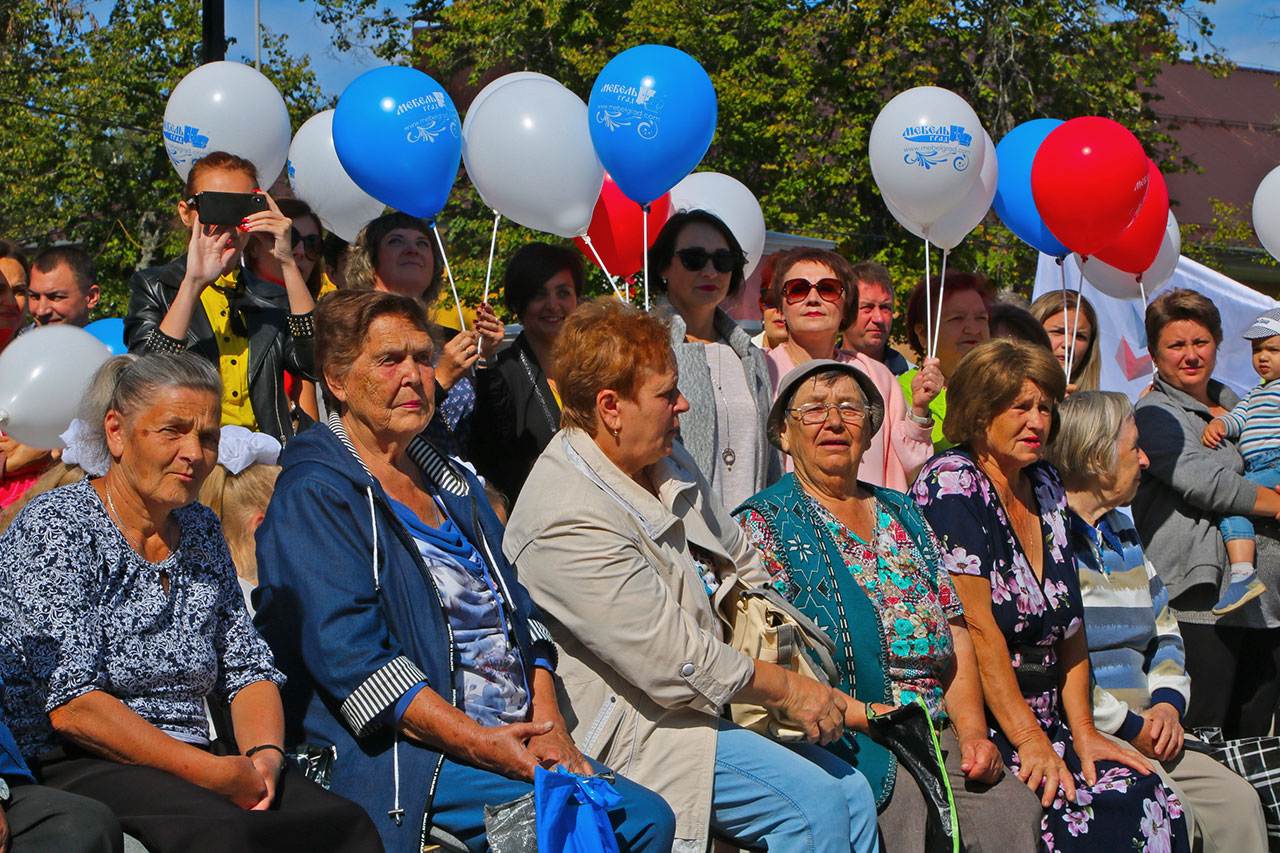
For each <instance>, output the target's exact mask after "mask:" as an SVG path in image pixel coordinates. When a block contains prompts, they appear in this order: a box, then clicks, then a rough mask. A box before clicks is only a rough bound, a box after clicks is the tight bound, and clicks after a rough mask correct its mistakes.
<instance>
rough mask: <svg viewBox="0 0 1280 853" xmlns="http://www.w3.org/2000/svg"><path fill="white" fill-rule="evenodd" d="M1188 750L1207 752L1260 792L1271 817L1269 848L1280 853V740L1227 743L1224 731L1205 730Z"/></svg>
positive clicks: (1185, 745) (1248, 739)
mask: <svg viewBox="0 0 1280 853" xmlns="http://www.w3.org/2000/svg"><path fill="white" fill-rule="evenodd" d="M1191 734H1193V735H1195V736H1196V737H1197V738H1199V739H1200V741H1199V742H1197V741H1194V740H1192V739H1191V738H1187V739H1186V740H1184V741H1183V748H1184V749H1191V750H1194V751H1196V752H1203V753H1204V754H1205V755H1208V756H1210V757H1211V758H1214V759H1215V760H1217V761H1219V762H1221V763H1222V764H1225V765H1226V766H1227V767H1228V768H1230V769H1231V770H1234V771H1235V772H1236V773H1238V774H1239V775H1241V776H1243V777H1244V779H1245V781H1247V782H1248V783H1249V784H1250V785H1252V786H1253V788H1254V790H1255V791H1257V792H1258V799H1260V800H1262V812H1263V814H1264V815H1266V818H1267V846H1268V847H1269V848H1270V850H1271V853H1280V737H1276V736H1270V737H1243V738H1237V739H1236V740H1226V739H1225V738H1223V736H1222V729H1220V728H1216V727H1207V726H1206V727H1203V728H1198V729H1195V730H1193V731H1192V732H1191Z"/></svg>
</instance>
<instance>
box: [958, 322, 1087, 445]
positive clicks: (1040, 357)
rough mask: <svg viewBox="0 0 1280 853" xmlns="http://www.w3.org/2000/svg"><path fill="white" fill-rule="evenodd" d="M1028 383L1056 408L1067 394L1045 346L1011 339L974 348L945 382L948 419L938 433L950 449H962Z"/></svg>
mask: <svg viewBox="0 0 1280 853" xmlns="http://www.w3.org/2000/svg"><path fill="white" fill-rule="evenodd" d="M1028 380H1030V381H1031V382H1033V383H1035V384H1036V385H1037V386H1039V388H1040V390H1041V391H1043V392H1044V393H1045V394H1047V395H1048V396H1049V398H1050V399H1052V400H1053V402H1054V403H1055V404H1058V403H1061V402H1062V398H1063V396H1065V395H1066V393H1067V379H1066V377H1065V376H1063V375H1062V365H1060V364H1058V360H1057V359H1056V358H1054V357H1053V353H1051V352H1049V351H1048V350H1047V349H1045V348H1044V347H1042V346H1037V345H1036V344H1029V343H1027V342H1026V341H1017V340H1013V339H1012V338H997V339H995V340H991V341H983V342H982V343H980V344H978V345H977V346H976V347H974V348H973V349H971V350H969V352H968V353H966V354H965V356H964V358H962V359H960V364H959V365H957V366H956V372H955V375H953V376H952V377H951V381H949V382H948V383H947V416H946V419H945V420H944V421H943V422H942V434H943V435H944V436H946V438H947V441H949V442H951V443H952V444H965V443H966V442H970V441H973V440H974V439H975V438H978V437H980V436H982V435H985V434H986V431H987V427H988V426H990V425H991V421H993V420H994V419H995V417H996V415H998V414H1000V413H1001V412H1002V411H1004V410H1005V409H1006V408H1008V406H1009V405H1010V404H1011V403H1013V401H1014V400H1016V399H1017V398H1018V394H1020V393H1022V385H1023V383H1025V382H1026V381H1028ZM1055 408H1056V405H1055ZM1055 421H1056V416H1055ZM1055 426H1056V425H1055ZM1052 434H1053V432H1052V430H1051V431H1050V436H1052Z"/></svg>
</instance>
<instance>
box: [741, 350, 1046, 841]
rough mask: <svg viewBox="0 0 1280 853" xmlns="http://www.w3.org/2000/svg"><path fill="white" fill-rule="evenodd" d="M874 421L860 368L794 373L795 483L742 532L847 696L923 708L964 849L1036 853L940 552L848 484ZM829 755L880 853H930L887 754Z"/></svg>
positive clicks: (909, 516) (849, 751)
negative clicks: (851, 780)
mask: <svg viewBox="0 0 1280 853" xmlns="http://www.w3.org/2000/svg"><path fill="white" fill-rule="evenodd" d="M883 417H884V402H883V400H882V399H881V397H880V393H879V391H878V390H877V389H876V386H875V384H874V383H873V382H872V381H871V380H870V379H869V378H867V376H866V375H865V374H864V373H862V372H861V371H860V370H858V368H856V367H854V366H852V365H849V364H842V363H839V362H836V361H831V360H819V361H811V362H809V363H807V364H804V365H802V366H800V367H797V368H795V369H794V370H792V371H791V372H790V373H788V374H787V376H785V377H784V378H783V379H782V382H781V383H780V384H779V386H778V397H777V399H776V400H775V401H774V404H773V410H772V412H771V413H770V416H769V440H770V441H771V442H773V444H774V445H775V446H777V447H779V448H780V449H781V450H782V451H783V452H785V453H786V454H787V455H789V456H790V457H791V459H792V461H793V463H794V465H795V473H794V474H787V475H786V476H784V477H783V478H782V480H781V481H779V482H778V483H777V484H776V485H774V486H772V487H770V488H769V489H766V490H765V491H763V492H761V493H760V494H758V495H756V496H755V497H753V498H751V499H750V500H748V501H747V502H746V503H745V504H743V506H742V507H740V508H739V509H738V510H737V513H736V514H737V516H738V521H739V522H740V523H741V524H742V526H743V528H745V530H746V532H747V538H748V539H749V540H750V541H751V543H752V544H753V545H755V546H756V547H757V548H758V549H759V550H760V552H761V554H762V556H763V559H764V565H765V568H766V569H768V571H769V574H770V575H771V576H772V577H773V584H774V586H775V587H776V588H777V589H778V590H779V591H780V592H782V594H783V595H785V596H786V597H787V598H788V599H790V600H791V601H793V602H795V603H796V604H797V605H798V606H799V607H800V609H801V610H802V611H803V612H804V613H805V614H806V615H807V616H809V617H810V618H812V619H813V620H814V621H815V622H817V623H818V624H819V625H820V626H821V627H822V628H824V629H825V630H826V632H827V634H828V635H829V636H831V637H834V638H838V642H837V643H836V654H835V659H836V663H837V666H838V667H839V669H840V672H841V676H842V686H843V687H844V689H846V690H848V691H849V692H850V693H853V694H854V696H856V697H857V698H858V699H861V700H863V701H866V702H889V703H891V704H893V705H902V704H907V703H910V702H913V701H915V700H916V699H921V700H923V701H924V703H925V705H926V707H927V708H928V710H929V713H930V714H931V715H932V717H933V718H934V720H935V723H936V725H937V727H938V728H940V729H941V737H940V740H941V745H942V750H943V755H944V758H945V764H946V768H947V773H948V776H949V777H950V780H951V785H952V789H953V790H954V792H955V799H956V807H957V810H958V813H959V818H960V829H961V837H962V838H963V839H964V841H965V844H966V846H967V849H970V850H990V849H994V848H995V847H996V846H999V847H1001V848H1002V849H1005V850H1009V851H1033V850H1035V849H1036V848H1037V846H1038V844H1039V841H1040V831H1039V828H1040V805H1039V803H1037V802H1036V798H1035V796H1034V795H1033V794H1031V792H1030V791H1028V790H1027V788H1026V786H1024V785H1020V784H1018V782H1017V781H1016V780H1010V779H1006V778H1005V771H1004V765H1003V764H1002V762H1001V760H1000V753H999V751H997V749H996V747H995V745H994V744H992V742H991V741H990V739H989V738H988V733H987V725H986V719H985V715H984V713H983V707H982V688H981V687H980V685H979V683H978V666H977V660H976V659H975V658H974V654H973V642H972V641H971V640H970V638H969V632H968V631H967V630H966V628H965V622H964V614H963V612H962V610H961V608H960V599H959V598H958V597H957V596H956V592H955V589H954V588H953V587H952V585H951V581H950V579H949V578H948V576H947V572H946V570H945V569H944V568H943V567H942V564H941V559H940V557H939V554H938V544H937V540H936V539H935V538H934V535H933V532H932V531H931V530H930V529H929V525H927V524H925V522H924V520H923V519H922V518H921V517H920V513H919V511H918V510H917V509H916V507H915V504H914V503H913V502H912V501H911V500H910V498H908V497H907V496H906V495H904V494H902V493H901V492H895V491H892V490H890V489H886V488H882V487H879V486H873V485H868V484H866V483H862V482H859V481H858V479H857V472H858V471H859V463H860V461H861V458H862V454H863V451H864V450H865V449H866V448H867V446H868V444H869V442H870V441H871V437H872V436H873V435H875V433H876V431H877V430H878V429H879V428H880V426H881V421H882V419H883ZM784 543H785V544H784ZM855 671H856V673H857V677H856V678H855V677H854V674H855ZM829 749H831V751H832V752H834V753H835V754H836V755H838V756H840V757H841V758H843V759H844V760H846V761H848V762H849V763H850V764H852V765H854V766H855V767H857V768H858V769H859V770H860V771H861V772H862V773H864V774H865V775H866V776H867V778H868V780H869V781H870V782H871V786H872V790H873V791H875V793H876V799H877V801H878V803H879V804H880V806H881V808H882V811H881V816H880V831H881V834H882V836H883V838H884V843H885V849H886V850H887V851H889V853H893V851H903V853H907V851H920V850H923V849H925V830H926V819H927V813H926V809H925V800H924V798H923V797H922V796H921V792H920V789H919V787H917V785H916V784H915V783H914V782H913V781H912V780H911V778H910V777H909V776H905V771H904V770H897V771H896V772H895V763H896V762H895V759H894V758H893V756H892V755H891V754H890V753H889V752H888V750H886V749H885V747H883V746H881V745H879V744H878V743H876V742H875V741H873V740H871V739H870V738H869V737H868V736H867V735H866V734H863V733H858V734H855V735H854V737H853V739H852V741H850V740H840V741H836V742H835V743H833V744H831V745H830V747H829ZM904 776H905V778H904Z"/></svg>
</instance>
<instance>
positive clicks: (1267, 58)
mask: <svg viewBox="0 0 1280 853" xmlns="http://www.w3.org/2000/svg"><path fill="white" fill-rule="evenodd" d="M384 5H386V6H389V7H390V8H392V9H404V8H406V6H407V4H406V3H405V2H402V0H384ZM261 6H262V22H263V24H264V25H265V26H266V27H268V28H270V29H271V30H272V31H274V32H287V33H288V34H289V40H290V45H291V47H292V49H293V50H295V51H297V52H307V53H310V54H311V62H312V65H313V66H314V67H315V69H316V72H317V74H318V75H319V78H320V84H321V86H322V87H323V88H324V90H325V93H326V94H328V95H334V96H336V95H338V94H339V93H340V92H341V91H342V89H343V87H345V86H346V84H347V83H350V82H351V81H352V80H353V79H355V78H356V77H357V76H359V74H360V73H361V72H363V71H365V70H367V69H369V68H372V67H374V66H375V65H378V64H380V63H379V61H378V60H377V59H376V58H375V57H374V56H372V54H370V53H368V52H367V51H359V50H357V51H353V52H351V53H348V54H344V55H339V54H337V53H336V52H335V51H334V50H333V47H332V46H331V44H330V40H329V34H328V32H327V31H326V28H324V27H322V26H321V25H320V24H319V23H318V22H317V21H316V19H315V16H314V14H312V12H311V3H309V2H306V0H261ZM1199 8H1200V9H1202V10H1203V11H1204V13H1205V14H1207V15H1208V16H1209V18H1210V19H1211V20H1212V21H1213V22H1214V25H1215V30H1216V32H1215V35H1214V41H1215V42H1216V43H1217V44H1218V46H1219V47H1221V48H1222V49H1223V50H1224V52H1225V53H1226V54H1227V56H1228V57H1229V58H1230V59H1232V60H1233V61H1235V62H1237V63H1239V64H1241V65H1249V66H1258V67H1264V68H1272V69H1275V70H1280V0H1220V2H1217V3H1214V4H1204V5H1200V6H1199ZM226 15H227V35H229V36H234V37H236V38H237V39H238V41H237V44H236V45H235V46H234V47H233V48H232V54H233V56H235V55H237V54H238V55H241V56H249V57H251V56H252V55H253V0H226ZM409 26H410V24H409V22H408V21H407V20H406V21H405V27H406V28H408V27H409Z"/></svg>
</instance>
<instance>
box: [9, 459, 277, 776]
mask: <svg viewBox="0 0 1280 853" xmlns="http://www.w3.org/2000/svg"><path fill="white" fill-rule="evenodd" d="M173 517H174V519H175V520H176V521H177V522H178V525H179V528H180V530H181V539H180V541H179V544H178V548H177V550H176V551H174V552H173V553H172V554H170V555H169V556H168V557H167V558H166V559H165V560H164V561H162V562H159V563H151V562H148V561H147V560H145V559H144V558H143V557H141V556H140V555H139V554H138V553H137V552H135V551H134V550H133V548H131V547H130V546H129V544H128V543H127V542H126V541H125V539H124V536H123V535H122V534H121V533H120V530H119V529H118V528H117V527H116V525H115V524H114V523H113V522H112V521H111V519H110V518H109V517H108V515H107V512H106V508H105V507H104V506H103V505H102V501H101V500H100V499H99V498H98V495H97V493H96V492H95V491H94V490H93V487H92V486H91V485H90V483H89V481H88V480H83V481H81V482H79V483H75V484H73V485H69V486H63V487H62V488H59V489H54V490H53V491H51V492H49V493H47V494H44V495H41V496H40V497H38V498H36V499H35V500H33V501H32V502H31V503H30V504H29V505H28V506H27V507H26V508H25V509H24V510H23V511H22V512H21V513H19V515H18V517H17V518H16V519H15V520H14V522H13V524H12V525H11V526H10V527H9V529H8V530H7V531H6V532H5V534H4V536H3V537H0V584H2V585H3V587H4V590H3V594H0V632H2V634H3V642H0V673H2V674H3V678H4V681H5V685H6V690H5V695H4V711H5V719H6V720H7V721H8V723H9V726H10V728H11V729H12V730H13V734H14V737H15V738H16V739H17V741H18V744H19V746H20V747H21V749H22V752H23V754H24V755H26V756H34V755H38V754H39V753H40V752H42V751H44V750H45V749H47V748H49V747H52V746H54V745H55V744H56V740H55V738H54V734H53V730H52V728H51V727H50V725H49V718H48V713H49V712H50V711H52V710H53V709H55V708H58V707H60V706H62V705H65V704H66V703H68V702H70V701H71V700H72V699H75V698H77V697H79V696H82V695H84V694H86V693H89V692H90V691H93V690H101V691H103V692H105V693H108V694H110V695H111V696H114V697H115V698H117V699H119V700H120V701H122V702H124V704H125V705H127V706H129V708H130V709H132V710H133V711H134V712H135V713H137V714H138V715H139V716H141V717H142V718H143V719H144V720H146V721H147V722H149V723H151V724H152V725H154V726H156V727H157V728H159V729H161V730H163V731H164V732H165V733H166V734H169V735H172V736H174V737H176V738H179V739H182V740H186V741H191V742H195V743H202V742H206V741H207V740H208V738H209V726H208V722H207V718H206V716H205V708H204V700H205V697H207V696H211V695H212V696H215V697H217V699H219V700H222V701H230V700H231V699H232V698H234V697H235V695H236V694H237V693H238V692H239V691H240V690H241V688H244V687H246V686H248V685H250V684H253V683H254V682H257V681H272V682H274V683H275V684H276V685H282V684H283V683H284V676H282V675H281V674H280V673H279V672H277V671H276V669H275V667H274V665H273V663H272V657H271V650H270V649H269V648H268V647H267V644H266V643H264V642H263V641H262V639H261V638H260V637H259V636H258V634H257V632H256V631H255V630H254V628H253V623H252V622H251V621H250V619H249V613H248V611H247V610H246V609H245V606H244V597H243V596H242V595H241V593H240V584H239V582H238V581H237V579H236V571H235V567H234V565H233V564H232V562H231V555H230V553H228V551H227V543H226V540H225V539H224V538H223V535H222V526H221V524H220V523H219V521H218V518H217V516H216V515H214V514H213V511H212V510H210V509H209V508H208V507H206V506H203V505H201V504H198V503H196V504H191V505H190V506H186V507H183V508H182V509H179V510H175V511H174V514H173ZM162 574H166V575H167V576H168V578H169V591H168V593H166V592H165V591H164V587H163V586H162V585H161V575H162Z"/></svg>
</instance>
